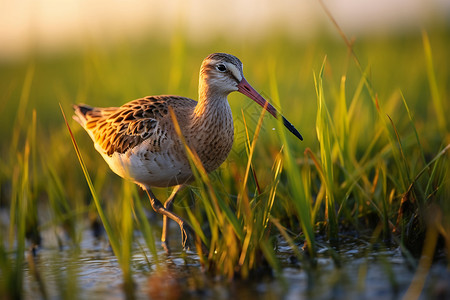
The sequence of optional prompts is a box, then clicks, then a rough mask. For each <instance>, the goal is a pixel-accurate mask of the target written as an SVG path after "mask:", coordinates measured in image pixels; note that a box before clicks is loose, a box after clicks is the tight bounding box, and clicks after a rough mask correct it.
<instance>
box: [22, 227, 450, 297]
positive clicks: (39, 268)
mask: <svg viewBox="0 0 450 300" xmlns="http://www.w3.org/2000/svg"><path fill="white" fill-rule="evenodd" d="M175 229H176V228H175ZM136 235H137V236H136V238H135V240H136V247H134V249H135V250H134V253H133V258H132V266H131V268H132V271H133V281H134V284H135V289H134V291H135V297H136V298H138V299H148V298H151V299H219V300H220V299H256V298H257V299H289V300H290V299H306V298H307V299H398V298H401V297H402V296H403V295H404V294H405V293H406V291H407V289H408V288H409V287H410V285H411V282H412V281H413V277H414V273H415V270H414V268H411V267H410V266H409V264H408V261H407V260H406V259H405V258H404V256H403V255H402V254H401V251H400V249H399V248H398V247H393V248H383V247H380V248H379V249H377V250H373V249H372V248H371V247H370V245H369V244H368V243H366V242H364V241H361V240H358V239H356V238H353V237H349V238H345V240H343V241H342V243H341V245H342V246H341V248H340V249H338V250H330V249H329V248H327V247H326V246H324V245H326V244H325V243H320V241H319V256H318V259H317V267H316V268H315V269H312V270H309V271H308V268H305V266H304V265H303V264H302V263H301V262H299V261H298V260H297V259H296V258H295V257H293V255H292V251H291V250H290V248H289V246H288V245H286V244H284V243H283V242H282V241H280V245H279V248H278V252H279V258H280V259H281V261H282V264H283V269H282V274H280V275H277V274H273V275H270V274H269V273H270V272H268V273H261V274H260V275H259V276H258V278H254V277H253V278H250V279H248V280H239V279H236V280H233V281H229V280H226V279H225V278H220V277H211V276H209V275H208V274H206V273H204V272H202V267H201V265H200V262H199V259H198V256H197V255H196V254H195V253H194V252H187V253H183V252H181V250H180V249H179V248H178V249H177V248H175V249H172V250H173V253H172V254H171V255H167V254H166V253H165V252H164V251H163V250H162V247H161V245H159V244H158V245H157V248H158V249H159V253H158V255H159V257H160V258H161V259H162V260H163V263H162V264H161V268H160V269H159V270H157V268H156V264H155V262H154V260H153V258H152V255H151V253H150V252H149V251H148V250H147V249H146V248H145V246H144V245H145V243H144V241H143V239H142V238H140V237H139V236H138V235H139V233H136ZM173 236H174V239H175V238H177V236H176V234H175V232H174V234H173ZM49 238H50V236H48V237H47V243H44V246H43V247H42V248H41V249H40V250H39V251H38V252H37V255H36V257H35V258H33V257H32V255H31V254H29V253H27V256H28V259H27V263H26V265H25V272H24V274H25V277H24V296H25V299H36V297H37V295H43V294H46V296H47V298H49V299H62V298H65V299H104V298H107V299H125V295H124V292H123V288H122V286H123V279H122V271H121V269H120V267H119V264H118V261H117V259H116V257H115V256H114V255H113V253H112V251H111V249H110V246H109V244H108V243H107V241H106V240H104V239H96V238H94V237H93V235H92V234H91V232H90V231H88V230H86V231H84V232H83V236H82V242H81V244H80V248H79V250H74V249H73V248H70V247H64V248H63V249H60V248H58V247H56V243H55V244H53V246H52V239H51V238H50V239H49ZM44 240H45V239H44ZM53 242H55V241H53ZM173 242H174V243H173V245H174V246H175V245H176V244H177V243H176V241H173ZM139 245H140V246H139ZM320 245H322V246H320ZM333 251H335V254H338V255H339V257H340V260H339V261H335V260H333V258H332V257H333V255H331V254H333ZM33 265H34V266H35V267H34V268H33ZM33 269H35V270H36V271H33ZM38 278H41V279H40V282H42V283H41V284H39V280H38ZM446 297H447V299H448V298H449V297H450V272H449V270H448V269H447V268H446V266H445V265H444V264H443V263H439V262H437V263H435V264H434V265H433V266H432V268H431V270H430V272H429V273H428V276H427V280H426V282H425V287H424V289H423V292H422V295H421V299H446Z"/></svg>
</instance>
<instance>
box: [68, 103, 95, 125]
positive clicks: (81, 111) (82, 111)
mask: <svg viewBox="0 0 450 300" xmlns="http://www.w3.org/2000/svg"><path fill="white" fill-rule="evenodd" d="M93 109H94V108H93V107H91V106H89V105H85V104H80V105H76V104H74V105H73V110H74V111H75V115H74V116H73V117H72V118H73V119H74V120H75V121H77V122H78V123H80V125H81V126H83V127H85V125H86V121H87V118H86V114H87V113H89V112H90V111H92V110H93Z"/></svg>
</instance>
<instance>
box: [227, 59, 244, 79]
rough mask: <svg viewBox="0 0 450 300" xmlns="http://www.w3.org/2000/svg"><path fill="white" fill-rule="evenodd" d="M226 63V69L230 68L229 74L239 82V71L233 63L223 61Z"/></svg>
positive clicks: (240, 77)
mask: <svg viewBox="0 0 450 300" xmlns="http://www.w3.org/2000/svg"><path fill="white" fill-rule="evenodd" d="M225 64H226V65H227V68H228V70H230V72H231V74H233V76H234V77H235V78H236V79H237V80H238V81H239V82H240V81H241V80H242V75H241V72H240V71H239V69H238V68H236V66H235V65H233V64H230V63H225Z"/></svg>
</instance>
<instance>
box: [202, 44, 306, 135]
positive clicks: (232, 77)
mask: <svg viewBox="0 0 450 300" xmlns="http://www.w3.org/2000/svg"><path fill="white" fill-rule="evenodd" d="M199 84H200V86H199V91H200V93H204V95H203V97H211V96H212V97H214V96H216V95H217V96H219V97H221V98H222V97H226V96H227V95H228V94H229V93H231V92H234V91H238V92H240V93H242V94H244V95H246V96H247V97H249V98H250V99H252V100H253V101H255V102H256V103H258V104H259V105H261V106H262V107H263V108H265V109H266V110H267V111H268V112H269V113H270V114H271V115H272V116H274V117H275V118H281V119H282V120H283V124H284V125H285V126H286V128H287V129H288V130H289V131H291V132H292V133H293V134H294V135H295V136H296V137H297V138H299V139H300V140H303V138H302V136H301V134H300V133H299V132H298V131H297V129H295V128H294V126H293V125H292V124H291V123H290V122H289V121H288V120H286V118H285V117H283V116H282V115H281V114H280V113H279V112H278V111H277V110H276V109H275V107H273V106H272V105H271V104H270V103H269V102H267V100H265V99H264V98H263V97H262V96H261V95H260V94H259V93H258V92H257V91H256V90H255V89H254V88H253V87H252V86H251V85H250V84H249V83H248V82H247V80H246V79H245V78H244V73H243V70H242V62H241V61H240V60H239V59H238V58H237V57H236V56H233V55H231V54H227V53H213V54H210V55H209V56H208V57H206V58H205V59H204V60H203V63H202V66H201V68H200V83H199Z"/></svg>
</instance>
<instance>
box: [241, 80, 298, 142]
mask: <svg viewBox="0 0 450 300" xmlns="http://www.w3.org/2000/svg"><path fill="white" fill-rule="evenodd" d="M238 92H240V93H242V94H244V95H245V96H247V97H249V98H250V99H252V100H253V101H255V102H256V103H258V104H259V105H261V106H262V107H263V108H265V109H266V110H267V111H268V112H269V113H270V114H271V115H272V116H274V117H275V118H277V119H279V118H280V117H281V119H282V120H283V124H284V126H286V128H287V129H288V130H289V131H290V132H292V133H293V134H294V135H295V136H296V137H298V138H299V139H300V140H301V141H303V137H302V135H301V134H300V133H299V132H298V130H297V129H295V127H294V126H293V125H292V124H291V123H290V122H289V121H288V120H286V118H285V117H283V115H282V114H280V113H279V112H278V111H277V110H276V108H275V107H273V106H272V104H270V103H269V102H267V100H266V99H264V98H263V97H262V96H261V95H260V94H259V93H258V92H257V91H256V90H255V89H254V88H252V86H251V85H250V84H249V83H248V82H247V80H245V78H242V80H241V82H239V84H238Z"/></svg>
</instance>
